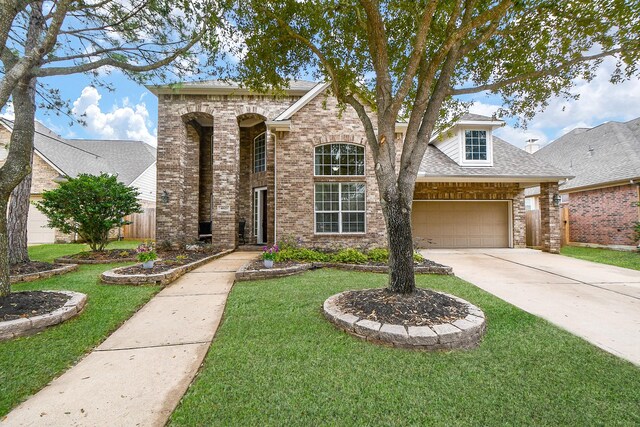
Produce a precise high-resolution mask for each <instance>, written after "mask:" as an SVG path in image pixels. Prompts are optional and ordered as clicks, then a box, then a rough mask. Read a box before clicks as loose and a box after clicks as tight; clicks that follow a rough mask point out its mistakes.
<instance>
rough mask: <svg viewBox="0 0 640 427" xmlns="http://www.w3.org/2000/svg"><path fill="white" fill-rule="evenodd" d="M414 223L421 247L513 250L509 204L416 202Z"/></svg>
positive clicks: (413, 212) (414, 229)
mask: <svg viewBox="0 0 640 427" xmlns="http://www.w3.org/2000/svg"><path fill="white" fill-rule="evenodd" d="M411 220H412V225H413V234H414V236H415V238H416V240H417V241H418V245H419V246H420V247H426V248H506V247H509V203H508V202H506V201H500V202H466V201H465V202H441V201H428V202H421V201H416V202H414V203H413V211H412V214H411Z"/></svg>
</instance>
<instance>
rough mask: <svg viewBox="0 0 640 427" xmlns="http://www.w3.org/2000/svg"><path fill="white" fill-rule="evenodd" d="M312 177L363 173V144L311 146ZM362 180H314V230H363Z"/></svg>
mask: <svg viewBox="0 0 640 427" xmlns="http://www.w3.org/2000/svg"><path fill="white" fill-rule="evenodd" d="M314 173H315V175H316V177H322V176H331V177H340V176H343V177H355V176H364V147H362V146H360V145H355V144H325V145H320V146H318V147H316V148H315V162H314ZM365 194H366V184H365V183H364V182H351V181H350V180H348V178H346V179H345V182H336V181H335V180H334V181H331V182H316V184H315V203H314V215H315V231H316V233H364V232H365Z"/></svg>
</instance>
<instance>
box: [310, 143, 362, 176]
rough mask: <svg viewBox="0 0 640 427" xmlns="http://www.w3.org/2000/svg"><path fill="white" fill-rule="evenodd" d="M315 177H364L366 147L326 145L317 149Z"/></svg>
mask: <svg viewBox="0 0 640 427" xmlns="http://www.w3.org/2000/svg"><path fill="white" fill-rule="evenodd" d="M315 175H316V176H319V175H332V176H355V175H364V147H362V146H361V145H355V144H325V145H320V146H318V147H316V150H315Z"/></svg>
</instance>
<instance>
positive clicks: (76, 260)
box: [53, 256, 137, 264]
mask: <svg viewBox="0 0 640 427" xmlns="http://www.w3.org/2000/svg"><path fill="white" fill-rule="evenodd" d="M131 261H137V258H136V257H129V258H118V259H82V258H71V257H64V256H63V257H60V258H56V259H55V260H54V261H53V262H55V263H56V264H115V263H118V262H131Z"/></svg>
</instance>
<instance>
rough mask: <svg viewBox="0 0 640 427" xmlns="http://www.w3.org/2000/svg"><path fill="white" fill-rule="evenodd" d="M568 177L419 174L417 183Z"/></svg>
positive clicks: (544, 180) (553, 179) (526, 180)
mask: <svg viewBox="0 0 640 427" xmlns="http://www.w3.org/2000/svg"><path fill="white" fill-rule="evenodd" d="M567 178H568V177H566V176H549V175H542V176H532V175H474V176H470V175H426V174H420V173H419V174H418V178H417V182H519V183H525V182H526V183H541V182H560V181H562V180H564V179H567Z"/></svg>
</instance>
